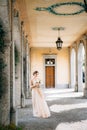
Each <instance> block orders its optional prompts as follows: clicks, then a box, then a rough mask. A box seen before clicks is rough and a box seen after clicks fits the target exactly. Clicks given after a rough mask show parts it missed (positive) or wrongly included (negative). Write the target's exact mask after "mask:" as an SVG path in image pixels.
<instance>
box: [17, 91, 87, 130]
mask: <svg viewBox="0 0 87 130" xmlns="http://www.w3.org/2000/svg"><path fill="white" fill-rule="evenodd" d="M44 94H45V97H46V100H47V103H48V106H49V108H50V110H51V117H49V118H47V119H42V118H36V117H33V115H32V104H31V99H27V100H26V108H22V109H18V116H19V117H18V121H19V125H20V126H22V127H23V130H87V99H85V98H84V97H83V93H82V92H78V93H77V92H74V91H73V89H62V90H61V89H45V90H44Z"/></svg>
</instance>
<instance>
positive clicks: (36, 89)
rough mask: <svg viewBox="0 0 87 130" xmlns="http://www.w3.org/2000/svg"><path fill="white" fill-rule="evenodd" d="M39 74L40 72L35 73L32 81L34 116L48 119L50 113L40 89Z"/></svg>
mask: <svg viewBox="0 0 87 130" xmlns="http://www.w3.org/2000/svg"><path fill="white" fill-rule="evenodd" d="M38 74H39V72H38V71H35V72H33V78H32V79H31V90H32V106H33V116H36V117H42V118H48V117H50V111H49V108H48V105H47V102H46V101H45V98H44V94H43V92H42V89H41V88H40V84H41V82H40V79H39V78H38Z"/></svg>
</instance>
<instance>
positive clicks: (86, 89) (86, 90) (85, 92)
mask: <svg viewBox="0 0 87 130" xmlns="http://www.w3.org/2000/svg"><path fill="white" fill-rule="evenodd" d="M84 97H85V98H87V88H84Z"/></svg>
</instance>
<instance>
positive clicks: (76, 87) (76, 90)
mask: <svg viewBox="0 0 87 130" xmlns="http://www.w3.org/2000/svg"><path fill="white" fill-rule="evenodd" d="M75 92H78V85H77V84H76V85H75Z"/></svg>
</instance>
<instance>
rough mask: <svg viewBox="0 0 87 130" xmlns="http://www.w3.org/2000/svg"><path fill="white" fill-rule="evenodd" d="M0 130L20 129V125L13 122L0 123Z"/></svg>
mask: <svg viewBox="0 0 87 130" xmlns="http://www.w3.org/2000/svg"><path fill="white" fill-rule="evenodd" d="M0 130H22V128H21V127H18V126H15V125H14V124H10V125H6V126H5V125H0Z"/></svg>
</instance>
